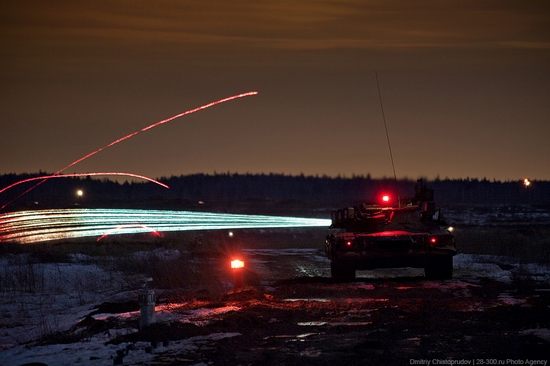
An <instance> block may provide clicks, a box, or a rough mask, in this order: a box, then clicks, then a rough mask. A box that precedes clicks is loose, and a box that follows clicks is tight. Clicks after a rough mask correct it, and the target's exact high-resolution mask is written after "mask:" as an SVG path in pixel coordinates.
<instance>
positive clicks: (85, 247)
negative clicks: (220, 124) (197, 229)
mask: <svg viewBox="0 0 550 366" xmlns="http://www.w3.org/2000/svg"><path fill="white" fill-rule="evenodd" d="M491 212H492V211H491ZM491 212H490V213H489V214H487V213H485V214H483V213H481V214H478V212H477V211H476V212H473V211H467V210H462V211H460V212H459V211H457V212H456V213H453V212H450V213H449V214H450V216H451V217H453V218H454V220H453V221H454V222H457V223H458V224H459V225H458V228H457V229H456V231H455V235H456V239H457V242H458V248H459V252H460V254H458V255H457V256H456V257H455V260H454V278H453V279H452V280H448V281H428V280H426V279H425V278H424V275H423V271H422V270H418V269H410V268H408V269H391V270H372V271H361V272H358V278H357V280H356V281H355V282H352V283H347V284H336V283H333V282H332V280H331V279H330V264H329V261H328V260H327V259H326V258H325V257H324V253H323V244H324V235H325V230H324V229H285V230H247V231H235V232H234V233H233V236H229V235H228V232H227V231H220V232H202V233H186V234H185V233H179V234H170V235H167V236H165V237H164V238H161V239H159V238H149V237H147V236H131V237H112V238H108V240H105V241H103V240H102V241H101V242H99V243H96V242H88V241H84V240H82V241H74V242H70V243H55V244H40V245H38V244H37V245H24V246H21V245H11V244H5V245H3V246H2V247H1V248H2V249H1V256H0V263H1V268H2V272H1V273H0V293H1V294H2V302H1V306H0V311H1V312H0V319H1V321H0V360H2V364H7V365H23V364H26V363H32V362H35V363H36V362H41V363H42V364H46V365H73V364H80V365H113V364H119V363H121V362H122V363H121V364H127V365H182V364H183V365H211V364H214V365H295V364H296V365H298V364H310V365H333V364H341V363H347V364H350V365H363V364H377V363H380V364H395V365H409V364H412V363H414V362H417V361H418V362H422V360H429V361H434V360H435V361H437V360H447V361H449V360H453V361H457V362H458V361H461V362H466V361H467V362H469V364H475V363H476V362H477V364H481V361H485V362H491V363H490V364H512V363H511V362H512V361H517V360H522V361H523V362H525V361H526V360H531V361H541V362H542V361H543V360H544V361H547V360H548V357H549V356H548V355H549V353H548V348H549V344H550V312H549V311H548V309H549V307H550V268H549V264H550V255H549V248H550V239H549V238H550V228H549V226H548V225H547V224H546V223H544V222H542V223H541V220H539V219H537V220H528V221H527V223H523V222H519V221H518V220H516V221H512V222H508V221H506V220H507V219H506V215H498V214H496V215H493V213H491ZM453 215H454V216H453ZM532 216H533V215H532ZM480 217H481V218H482V222H479V221H476V222H472V220H474V219H475V220H479V219H480ZM537 217H538V216H537ZM545 217H546V218H547V216H544V215H543V216H542V218H543V219H542V220H544V218H545ZM520 221H521V220H520ZM236 254H239V255H241V256H242V259H244V262H245V269H244V270H243V279H244V286H243V287H242V288H239V289H235V288H234V285H235V277H234V275H235V274H234V272H233V271H232V270H231V269H230V268H229V261H230V259H232V258H233V257H234V256H235V255H236ZM149 277H150V278H152V279H153V282H152V283H151V287H152V288H153V289H154V290H155V293H156V295H157V302H156V323H155V324H153V325H151V326H149V327H146V328H143V329H139V328H140V327H139V319H140V312H139V305H138V302H137V298H138V293H139V291H140V289H141V286H142V285H143V281H144V279H146V278H149ZM506 362H508V363H506ZM418 364H420V363H418ZM432 364H433V363H432ZM524 364H525V363H524Z"/></svg>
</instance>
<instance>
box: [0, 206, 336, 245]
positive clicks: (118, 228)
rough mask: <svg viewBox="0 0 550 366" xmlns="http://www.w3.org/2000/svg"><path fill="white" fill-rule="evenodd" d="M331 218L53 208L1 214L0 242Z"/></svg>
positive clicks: (318, 222)
mask: <svg viewBox="0 0 550 366" xmlns="http://www.w3.org/2000/svg"><path fill="white" fill-rule="evenodd" d="M330 224H331V220H328V219H314V218H301V217H284V216H266V215H242V214H223V213H211V212H191V211H164V210H129V209H82V208H79V209H52V210H33V211H18V212H11V213H6V214H2V215H0V242H17V243H20V244H28V243H38V242H44V241H51V240H66V239H73V238H84V237H102V236H105V235H119V234H136V233H145V232H151V231H156V232H159V233H160V232H172V231H197V230H222V229H225V230H235V229H260V228H290V227H320V226H323V227H328V226H329V225H330Z"/></svg>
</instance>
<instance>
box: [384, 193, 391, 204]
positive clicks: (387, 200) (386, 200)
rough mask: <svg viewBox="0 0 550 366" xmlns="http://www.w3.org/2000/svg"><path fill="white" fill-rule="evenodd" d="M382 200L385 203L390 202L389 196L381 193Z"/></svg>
mask: <svg viewBox="0 0 550 366" xmlns="http://www.w3.org/2000/svg"><path fill="white" fill-rule="evenodd" d="M382 201H384V202H386V203H388V202H390V196H388V195H387V194H385V195H383V196H382Z"/></svg>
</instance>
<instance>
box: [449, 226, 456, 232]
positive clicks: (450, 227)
mask: <svg viewBox="0 0 550 366" xmlns="http://www.w3.org/2000/svg"><path fill="white" fill-rule="evenodd" d="M447 230H448V231H449V232H451V233H452V232H453V231H454V230H455V228H454V227H452V226H449V227H448V228H447Z"/></svg>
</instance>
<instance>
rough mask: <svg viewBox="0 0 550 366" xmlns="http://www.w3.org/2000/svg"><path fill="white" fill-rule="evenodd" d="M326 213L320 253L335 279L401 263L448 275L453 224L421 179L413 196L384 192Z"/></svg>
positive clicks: (430, 273)
mask: <svg viewBox="0 0 550 366" xmlns="http://www.w3.org/2000/svg"><path fill="white" fill-rule="evenodd" d="M331 216H332V217H331V218H332V225H331V226H330V228H329V234H328V235H327V236H326V244H325V252H326V254H327V257H328V258H329V259H330V261H331V275H332V278H333V279H334V280H335V281H337V282H348V281H353V280H354V279H355V273H356V271H357V270H368V269H377V268H406V267H412V268H424V272H425V276H426V278H428V279H450V278H452V276H453V256H454V255H455V254H456V245H455V239H454V236H453V234H452V228H451V227H449V226H448V225H447V222H446V221H445V220H444V218H443V212H442V210H441V209H439V208H437V207H436V204H435V201H434V191H433V189H429V188H427V187H426V186H425V185H424V184H423V182H422V180H419V181H418V182H417V184H416V187H415V194H414V196H413V197H412V198H411V197H397V199H392V198H391V197H390V196H383V198H382V199H381V200H380V202H379V203H375V202H370V203H363V204H361V205H358V206H353V207H345V208H342V209H339V210H334V211H332V212H331Z"/></svg>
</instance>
